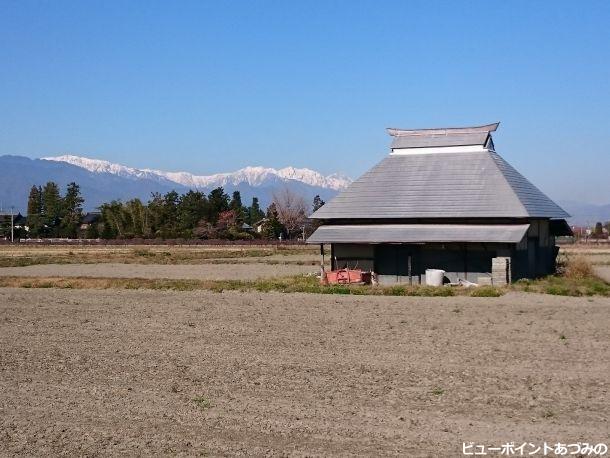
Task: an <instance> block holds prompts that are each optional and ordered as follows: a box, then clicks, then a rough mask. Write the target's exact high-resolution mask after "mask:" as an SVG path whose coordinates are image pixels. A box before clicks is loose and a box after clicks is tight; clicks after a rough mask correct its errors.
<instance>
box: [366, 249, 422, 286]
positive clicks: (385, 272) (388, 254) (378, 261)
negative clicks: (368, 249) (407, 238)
mask: <svg viewBox="0 0 610 458" xmlns="http://www.w3.org/2000/svg"><path fill="white" fill-rule="evenodd" d="M415 250H416V247H413V246H412V245H377V246H376V247H375V272H376V273H377V274H379V275H382V276H384V277H386V278H387V280H388V281H396V282H403V283H412V282H413V279H414V278H416V281H415V282H419V267H418V264H417V261H418V258H417V256H416V253H415ZM416 276H417V277H416ZM390 277H394V278H390Z"/></svg>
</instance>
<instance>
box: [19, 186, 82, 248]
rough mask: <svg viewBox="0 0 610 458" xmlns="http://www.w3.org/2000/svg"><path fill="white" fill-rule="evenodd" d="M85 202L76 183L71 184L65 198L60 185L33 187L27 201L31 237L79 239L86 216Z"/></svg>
mask: <svg viewBox="0 0 610 458" xmlns="http://www.w3.org/2000/svg"><path fill="white" fill-rule="evenodd" d="M83 202H84V200H83V198H82V196H81V194H80V187H79V186H78V185H77V184H76V183H70V184H68V186H67V188H66V193H65V194H64V195H63V196H62V195H61V193H60V191H59V186H57V183H54V182H52V181H50V182H48V183H47V184H46V185H44V186H32V189H31V190H30V195H29V198H28V227H29V235H30V236H31V237H70V238H73V237H76V236H77V233H78V226H79V224H80V221H81V218H82V213H83Z"/></svg>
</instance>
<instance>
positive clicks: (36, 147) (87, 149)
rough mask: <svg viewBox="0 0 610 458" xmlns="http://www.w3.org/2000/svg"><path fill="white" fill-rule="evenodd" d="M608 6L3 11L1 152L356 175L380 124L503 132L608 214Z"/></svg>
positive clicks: (518, 160) (135, 6)
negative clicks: (493, 127)
mask: <svg viewBox="0 0 610 458" xmlns="http://www.w3.org/2000/svg"><path fill="white" fill-rule="evenodd" d="M609 22H610V2H607V1H597V2H596V1H587V2H574V1H570V2H568V1H547V2H543V1H521V2H519V1H510V2H506V1H496V2H491V1H447V2H441V1H438V2H437V1H421V2H418V1H396V2H393V1H373V0H371V1H360V0H349V1H347V0H346V1H339V0H330V1H300V2H296V1H266V0H260V1H256V2H252V1H244V2H239V1H226V2H224V1H203V0H200V1H192V2H189V1H185V0H183V1H178V2H170V1H166V2H156V1H141V2H138V1H129V2H124V1H86V2H85V1H73V2H72V1H62V0H56V1H42V0H40V1H27V0H19V1H18V0H11V1H7V0H0V155H3V154H15V155H24V156H28V157H33V158H35V157H43V156H49V155H59V154H76V155H81V156H87V157H93V158H99V159H106V160H109V161H113V162H120V163H122V164H126V165H130V166H134V167H141V168H145V167H148V168H158V169H162V170H186V171H190V172H193V173H198V174H211V173H216V172H226V171H232V170H235V169H238V168H241V167H244V166H247V165H263V166H268V167H284V166H288V165H292V166H296V167H308V168H311V169H314V170H318V171H320V172H323V173H325V174H327V173H333V172H343V173H346V174H347V175H349V176H351V177H353V178H356V177H357V176H359V175H360V174H362V173H363V172H365V171H366V170H367V169H369V168H370V167H371V166H372V165H374V164H375V163H376V162H378V161H379V160H380V159H381V158H383V157H384V155H386V154H388V152H389V150H388V146H389V143H390V137H389V136H388V135H387V133H386V132H385V128H386V127H400V128H419V127H446V126H466V125H480V124H487V123H491V122H496V121H500V122H501V124H500V128H499V130H498V131H497V132H496V134H495V136H494V142H495V145H496V150H497V151H498V152H499V153H500V154H501V155H502V156H503V157H504V158H505V159H506V160H507V161H508V162H509V163H511V164H512V165H513V166H515V167H516V168H517V169H518V170H520V171H521V173H523V174H524V175H525V176H526V177H527V178H529V179H530V180H531V181H532V182H534V184H536V185H537V186H538V187H540V188H541V189H542V190H543V191H544V192H546V193H547V194H549V196H551V197H552V198H555V199H560V200H577V201H583V202H589V203H598V204H606V203H610V154H608V153H609V152H610V151H609V150H610V27H608V23H609Z"/></svg>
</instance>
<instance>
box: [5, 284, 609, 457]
mask: <svg viewBox="0 0 610 458" xmlns="http://www.w3.org/2000/svg"><path fill="white" fill-rule="evenodd" d="M609 309H610V299H608V298H601V297H591V298H585V297H582V298H571V297H558V296H549V295H537V294H525V293H509V294H507V295H505V296H503V297H499V298H471V297H452V298H419V297H418V298H414V297H409V298H405V297H370V296H368V297H366V296H362V297H356V296H336V295H332V296H328V295H312V294H309V295H307V294H276V293H267V294H264V293H254V292H249V293H237V292H225V293H222V294H219V293H211V292H206V291H195V292H167V291H146V290H140V291H126V290H103V291H98V290H56V289H35V290H28V289H11V288H2V289H0V374H1V375H0V450H2V452H1V453H3V454H7V455H23V456H42V455H59V454H65V455H81V456H93V455H116V454H127V455H157V456H159V455H207V456H210V455H211V456H219V455H226V456H234V455H274V456H275V455H281V456H286V455H292V456H316V455H318V456H320V455H325V456H329V455H343V456H345V455H367V456H384V455H396V456H416V457H418V456H430V457H443V456H452V457H455V456H461V444H462V442H465V441H466V442H467V441H474V442H476V443H482V444H487V445H500V444H501V443H504V442H507V441H515V442H517V443H521V442H525V441H527V442H539V443H541V442H543V441H547V442H551V441H552V442H553V443H555V442H558V441H561V442H578V441H587V442H604V441H605V442H608V439H609V438H608V431H609V430H610V427H609V424H608V406H609V405H610V397H609V395H608V388H609V383H610V382H609V381H608V373H609V371H610V313H609Z"/></svg>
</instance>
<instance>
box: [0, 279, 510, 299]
mask: <svg viewBox="0 0 610 458" xmlns="http://www.w3.org/2000/svg"><path fill="white" fill-rule="evenodd" d="M0 287H13V288H63V289H156V290H175V291H193V290H207V291H215V292H222V291H225V290H227V291H258V292H271V291H275V292H282V293H317V294H347V295H374V296H429V297H433V296H434V297H439V296H440V297H444V296H473V297H477V296H478V297H480V296H486V297H497V296H501V295H502V294H504V293H505V292H506V289H501V288H492V287H486V288H461V287H432V286H407V285H395V286H370V285H321V284H320V282H319V280H318V278H316V277H311V276H295V277H280V278H272V279H261V280H254V281H243V280H173V279H148V278H94V277H74V278H64V277H0Z"/></svg>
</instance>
